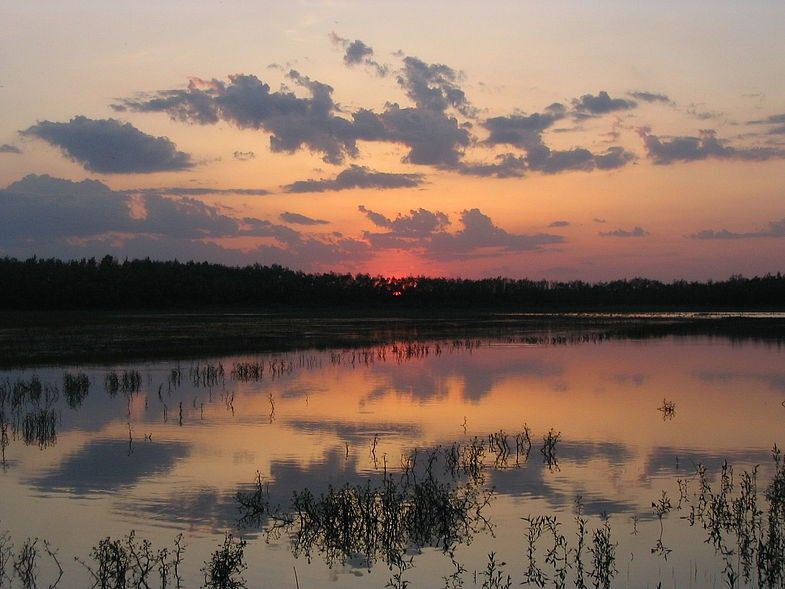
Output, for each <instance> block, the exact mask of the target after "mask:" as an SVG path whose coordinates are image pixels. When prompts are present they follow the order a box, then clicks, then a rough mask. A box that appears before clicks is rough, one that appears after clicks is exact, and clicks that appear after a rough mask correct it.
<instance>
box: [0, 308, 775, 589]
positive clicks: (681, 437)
mask: <svg viewBox="0 0 785 589" xmlns="http://www.w3.org/2000/svg"><path fill="white" fill-rule="evenodd" d="M630 320H633V318H630ZM778 342H779V340H776V341H768V340H766V339H756V338H730V337H721V336H716V335H711V336H709V335H663V334H661V333H659V334H658V336H657V337H654V338H645V337H641V338H634V337H613V338H606V337H603V336H602V335H601V333H600V332H586V331H580V332H576V333H575V334H570V332H569V330H567V331H565V330H561V331H560V332H559V333H558V334H549V333H543V332H539V333H537V334H532V335H531V336H526V335H522V334H520V333H517V332H516V333H515V334H511V335H507V336H505V335H504V334H503V333H497V334H496V335H495V336H493V337H477V338H464V337H454V338H451V337H449V336H447V335H445V336H443V337H438V338H432V339H428V338H426V339H421V340H412V339H410V340H407V341H390V342H387V343H385V344H380V345H374V346H369V347H360V348H346V347H336V348H328V349H322V350H300V351H289V352H281V353H254V354H235V355H231V356H215V357H204V358H201V359H189V360H182V361H179V362H178V361H172V360H162V361H150V362H129V363H116V364H112V365H105V364H101V365H98V364H88V363H86V364H82V365H71V364H68V365H48V366H43V367H42V366H39V367H33V368H20V369H13V370H5V371H3V372H2V373H0V382H2V383H3V385H2V386H3V393H2V394H3V399H2V402H3V424H4V425H3V427H4V442H3V457H2V463H3V466H2V470H0V481H1V483H0V484H2V489H3V502H2V504H1V505H0V533H2V531H3V530H8V535H7V542H8V543H9V544H13V549H14V550H18V549H19V548H20V547H21V546H22V545H23V543H24V541H25V539H26V538H28V537H29V538H35V537H38V538H39V539H41V542H42V541H43V540H44V539H45V540H46V541H47V542H48V543H49V546H50V547H51V548H52V549H53V550H56V551H57V552H56V554H57V558H58V561H59V563H60V564H61V565H62V568H63V571H64V572H63V577H62V580H61V582H60V585H59V586H61V587H72V586H74V587H76V586H90V583H91V582H92V581H91V576H90V568H92V569H93V570H96V566H97V565H96V561H94V560H91V554H92V550H93V547H95V546H97V545H98V543H99V541H100V540H101V539H102V538H106V537H110V538H112V539H122V538H124V537H126V536H127V535H128V534H129V533H130V532H131V530H134V532H135V537H136V538H137V539H141V538H145V539H149V540H150V541H151V542H152V545H153V546H154V547H155V548H156V549H159V548H163V547H169V548H170V549H171V548H172V547H173V546H174V540H175V538H176V536H177V534H180V533H182V534H183V543H184V546H185V550H184V553H183V560H182V567H181V573H180V574H181V575H182V580H183V586H187V587H199V586H202V584H204V583H205V578H204V572H203V571H202V570H201V569H203V568H205V566H206V565H205V561H208V560H209V559H210V557H211V555H212V554H213V553H214V552H215V551H216V550H218V548H219V547H220V545H221V544H222V543H223V542H224V539H225V534H226V533H227V532H229V533H231V534H232V535H233V538H234V539H235V541H236V540H237V539H238V538H243V539H244V540H245V541H247V544H246V545H245V547H244V553H243V560H244V563H245V565H247V568H246V569H245V570H244V571H243V572H242V576H243V577H244V578H245V579H246V582H247V585H248V586H249V587H263V586H276V587H287V586H289V587H295V586H297V585H299V587H303V588H305V587H308V588H313V587H328V586H329V587H333V586H341V587H343V586H346V587H353V586H354V587H385V586H386V585H387V586H394V587H403V586H405V583H406V582H408V583H410V586H412V587H438V586H446V587H460V586H465V587H474V586H477V587H481V586H487V587H497V586H498V587H503V586H506V585H505V583H506V580H507V576H508V575H509V577H510V582H511V583H512V584H513V585H518V584H519V583H521V582H524V581H527V580H528V581H530V582H532V583H534V584H536V583H537V579H540V580H542V582H544V583H545V584H546V585H547V586H581V585H580V583H581V582H583V583H585V586H595V584H596V585H597V586H604V585H606V584H608V585H610V586H619V587H626V586H630V587H645V586H650V587H656V586H657V584H658V583H660V582H661V583H662V586H663V587H669V586H678V587H714V586H716V587H722V586H727V579H728V578H731V579H734V578H735V581H734V582H735V583H736V585H737V586H744V585H745V583H746V584H749V585H752V586H755V585H757V584H758V583H759V581H760V577H759V574H760V573H759V571H758V572H756V566H755V565H754V564H753V566H752V569H751V571H749V572H748V576H747V580H746V582H745V578H744V577H745V571H744V568H745V562H744V550H743V549H739V547H738V542H739V538H740V535H739V533H738V532H739V530H740V528H739V526H736V527H733V525H732V522H731V521H730V520H731V519H733V517H734V514H735V516H737V517H740V518H743V517H746V516H744V514H742V513H741V512H740V511H738V510H737V511H734V509H735V508H736V507H738V509H739V510H741V508H742V504H741V503H740V502H736V503H734V501H735V500H736V499H738V498H739V497H742V496H743V497H746V498H749V497H750V493H749V492H748V493H746V495H745V491H744V490H743V488H742V487H743V483H744V480H745V479H744V476H743V473H744V471H745V470H746V471H748V472H752V469H753V468H754V467H755V466H756V465H759V468H758V471H757V475H756V492H757V504H756V507H754V508H753V509H752V515H750V518H751V520H754V519H755V518H756V517H757V518H758V519H760V520H761V522H764V521H765V515H764V513H763V512H764V511H765V508H766V505H767V504H766V500H765V497H764V496H765V491H766V490H767V485H768V484H769V481H770V480H771V479H772V477H776V474H777V472H778V470H777V468H778V467H777V464H776V463H775V461H774V460H773V459H772V449H773V447H774V445H775V444H776V445H778V446H780V447H781V446H782V444H783V442H784V440H783V437H782V424H783V420H785V407H784V406H783V402H784V401H785V368H783V367H785V352H783V348H782V347H781V345H780V344H779V343H778ZM726 461H727V464H726ZM723 465H725V469H724V470H723ZM731 468H732V474H731V473H730V471H729V469H731ZM723 473H724V474H725V478H723ZM729 477H732V478H729ZM731 482H732V486H731ZM707 489H708V490H707ZM723 489H725V490H726V491H727V492H726V493H724V494H723ZM712 501H714V502H715V503H716V502H718V501H719V502H722V501H725V503H726V504H727V509H726V510H725V511H722V510H720V512H717V511H714V512H709V509H708V508H707V507H706V505H709V504H711V503H712ZM756 510H759V511H761V514H760V515H756V513H757V512H756ZM717 513H719V514H720V516H721V517H724V518H726V519H727V521H724V520H723V521H722V522H720V524H721V525H719V528H720V529H721V531H722V536H721V538H720V539H719V544H718V541H717V540H716V538H715V537H713V536H712V530H716V529H717V525H714V527H712V525H709V526H708V527H707V526H706V525H704V524H705V521H706V518H703V519H702V518H701V515H706V516H707V517H708V516H713V517H714V516H717ZM745 521H746V520H745ZM737 523H738V522H737ZM753 523H754V522H753ZM715 524H716V522H715ZM725 524H727V525H725ZM764 527H765V526H760V529H756V528H754V526H751V527H748V528H744V529H746V530H747V533H749V534H758V533H759V532H760V531H761V530H762V529H763V528H764ZM75 530H78V533H75V532H74V531H75ZM581 530H583V532H581ZM758 539H760V538H758V537H757V536H756V541H757V540H758ZM742 540H743V539H742ZM606 541H607V542H606ZM604 542H605V544H603V543H604ZM74 557H78V558H79V559H80V560H81V561H83V563H84V564H80V563H79V562H77V561H75V560H74ZM37 566H38V584H39V586H49V584H50V583H51V582H52V581H53V580H54V578H56V577H57V574H58V572H57V567H56V565H55V564H54V560H53V559H52V558H50V557H49V555H48V554H47V553H46V552H45V551H44V549H43V548H42V544H39V555H38V561H37ZM7 574H9V575H11V574H12V573H11V572H9V573H7ZM603 574H605V575H606V577H603V576H602V575H603ZM538 575H541V577H538ZM734 575H735V577H734ZM756 575H757V576H756ZM581 578H582V579H583V581H581V580H580V579H581ZM17 580H18V579H17ZM156 582H157V577H156ZM494 583H495V584H494ZM560 583H563V585H560ZM156 586H157V585H156ZM170 586H173V585H170Z"/></svg>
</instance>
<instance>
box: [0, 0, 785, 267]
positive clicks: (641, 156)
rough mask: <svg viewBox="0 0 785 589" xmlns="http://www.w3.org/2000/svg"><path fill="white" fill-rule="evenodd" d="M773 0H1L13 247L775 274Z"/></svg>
mask: <svg viewBox="0 0 785 589" xmlns="http://www.w3.org/2000/svg"><path fill="white" fill-rule="evenodd" d="M783 23H785V3H783V2H781V1H779V0H777V1H774V0H772V1H768V0H766V1H764V0H751V1H749V2H738V1H736V2H727V1H722V0H711V1H701V2H698V1H692V2H690V1H686V2H685V1H681V2H669V1H659V2H653V1H652V2H635V3H632V2H630V3H626V2H617V1H592V2H585V1H584V2H578V1H576V2H559V1H557V2H549V3H539V2H537V3H535V2H523V1H512V0H511V1H500V0H494V1H488V2H476V1H473V2H469V1H460V0H456V1H453V2H449V3H448V2H435V1H433V2H432V1H427V0H426V1H419V2H410V1H407V0H396V1H393V0H389V1H373V0H371V1H366V2H360V1H356V2H348V1H340V0H335V1H330V2H316V1H290V2H264V1H256V2H250V1H249V2H241V1H233V0H225V1H222V2H215V1H188V2H186V1H184V0H183V1H171V0H161V1H158V2H155V3H152V2H149V3H148V2H138V1H136V2H126V1H113V2H104V1H99V0H81V1H76V0H73V1H69V0H59V1H36V2H29V1H22V0H8V1H6V2H3V4H2V7H0V112H1V113H2V117H0V187H2V188H0V255H7V256H14V257H18V258H26V257H29V256H32V255H33V254H35V255H38V256H43V257H59V258H82V257H90V256H96V257H102V256H103V255H105V254H112V255H115V256H119V257H121V258H124V257H129V258H133V257H145V256H150V257H153V258H158V259H172V258H177V259H180V260H190V259H193V260H209V261H215V262H222V263H228V264H248V263H255V262H259V263H261V264H272V263H279V264H283V265H286V266H290V267H293V268H297V269H302V270H307V271H340V272H345V271H349V272H369V273H371V274H384V275H396V276H401V275H408V274H430V275H447V276H463V277H484V276H497V275H506V276H511V277H516V278H518V277H529V278H537V279H540V278H546V279H553V280H572V279H582V280H608V279H613V278H625V277H633V276H646V277H650V278H658V279H664V280H672V279H680V278H686V279H701V280H705V279H709V278H711V279H724V278H727V277H728V276H730V275H732V274H744V275H748V276H749V275H754V274H765V273H768V272H772V273H776V272H779V271H785V35H783V34H782V31H783Z"/></svg>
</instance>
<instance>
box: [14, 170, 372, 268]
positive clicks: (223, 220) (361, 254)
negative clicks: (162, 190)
mask: <svg viewBox="0 0 785 589" xmlns="http://www.w3.org/2000/svg"><path fill="white" fill-rule="evenodd" d="M239 236H247V237H257V238H266V239H267V242H266V243H262V244H261V245H258V246H256V247H252V248H250V249H244V250H240V249H234V248H231V247H226V246H224V245H222V240H223V239H227V238H234V237H239ZM0 252H1V253H2V254H3V255H13V256H18V257H27V256H31V255H33V254H37V255H40V256H57V257H66V258H68V257H85V256H103V255H105V254H107V253H110V254H113V255H118V256H121V257H124V256H129V257H140V256H141V257H145V256H149V257H152V258H156V259H171V258H173V257H177V258H179V259H195V260H210V261H215V262H221V263H227V264H238V263H255V262H260V263H265V264H272V263H277V264H285V265H288V266H290V267H293V268H299V269H304V270H318V269H324V268H326V267H331V266H333V265H335V264H339V263H348V264H353V263H356V262H358V261H361V260H363V259H367V258H368V257H370V256H371V252H370V249H369V246H368V244H367V243H366V242H365V241H362V240H358V239H353V238H348V237H343V236H339V235H336V234H305V233H301V232H299V231H295V230H294V229H291V228H290V227H287V226H285V225H280V224H276V223H273V222H271V221H269V220H267V219H258V218H253V217H233V216H231V215H230V214H228V213H226V212H224V211H223V210H221V209H220V208H218V207H215V206H212V205H208V204H206V203H203V202H201V201H199V200H197V199H194V198H190V197H174V196H165V195H162V194H156V193H152V192H145V193H136V194H132V193H129V192H125V191H123V192H119V191H113V190H111V189H110V188H109V187H108V186H106V185H105V184H103V183H101V182H97V181H95V180H84V181H82V182H71V181H68V180H62V179H58V178H52V177H50V176H35V175H33V176H27V177H25V178H24V179H22V180H20V181H18V182H15V183H13V184H11V185H9V186H8V187H7V188H5V189H2V190H0Z"/></svg>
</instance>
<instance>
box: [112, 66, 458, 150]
mask: <svg viewBox="0 0 785 589" xmlns="http://www.w3.org/2000/svg"><path fill="white" fill-rule="evenodd" d="M426 65H427V64H426ZM440 67H441V66H440ZM445 67H446V66H445ZM426 70H427V67H426ZM418 71H419V70H418V68H417V67H414V68H412V72H418ZM438 71H441V70H439V69H438V68H437V72H438ZM412 75H414V73H412ZM288 77H289V79H290V80H292V81H293V82H294V83H295V84H296V85H297V86H299V87H300V88H302V89H304V90H305V91H306V92H307V93H308V96H306V97H299V96H296V95H295V94H294V93H293V92H289V91H286V90H280V91H277V92H272V91H271V90H270V86H269V85H268V84H266V83H265V82H263V81H261V80H260V79H259V78H257V77H256V76H253V75H246V74H236V75H232V76H229V81H228V82H225V81H222V80H209V81H205V80H201V79H197V78H193V79H191V81H190V82H189V84H188V86H187V88H185V89H180V90H177V89H175V90H164V91H161V92H158V93H156V94H154V95H150V96H142V97H136V98H131V99H126V100H123V101H121V102H119V103H117V104H115V105H113V106H114V108H115V109H117V110H121V111H122V110H126V109H130V110H133V111H137V112H166V113H168V114H169V116H170V117H172V118H173V119H175V120H178V121H184V122H189V123H195V124H201V125H211V124H215V123H217V122H218V121H226V122H228V123H231V124H233V125H236V126H237V127H238V128H241V129H258V130H261V131H265V132H267V133H269V134H270V149H271V150H272V151H274V152H284V153H294V152H296V151H298V150H300V149H303V148H307V149H310V150H311V151H313V152H315V153H319V154H321V155H322V156H323V159H324V161H326V162H328V163H331V164H340V163H342V162H343V161H344V160H345V159H346V158H347V157H348V158H354V157H357V155H359V152H358V148H357V142H358V141H360V140H364V141H385V142H393V143H401V144H404V145H406V146H407V147H408V148H409V149H410V152H409V154H408V155H407V156H406V157H405V158H404V159H405V161H407V162H410V163H413V164H428V165H438V164H445V165H447V164H454V163H456V162H457V161H458V159H459V157H460V155H461V153H462V149H463V148H464V147H466V146H467V145H469V142H470V137H469V133H468V131H467V130H466V129H464V128H462V127H461V126H460V125H459V124H458V121H457V120H456V119H455V118H454V117H450V116H448V115H446V114H445V113H444V111H443V110H439V109H438V108H437V109H435V110H434V109H433V108H431V106H432V105H433V104H436V103H437V102H438V101H435V100H430V101H429V102H428V104H429V106H428V107H427V108H426V107H425V106H422V105H420V106H417V107H416V108H401V107H400V106H399V105H397V104H388V105H387V107H386V108H385V111H384V112H382V113H375V112H373V111H371V110H368V109H359V110H357V111H356V112H354V113H352V114H351V115H349V116H347V117H344V116H340V111H339V109H338V106H337V105H336V104H335V102H334V101H333V98H332V92H333V89H332V87H331V86H329V85H327V84H323V83H321V82H318V81H315V80H311V79H310V78H308V77H307V76H304V75H302V74H300V73H299V72H297V71H294V70H291V71H290V72H289V73H288ZM431 77H435V78H436V79H437V81H440V83H441V84H442V86H438V85H437V86H438V87H436V86H435V88H437V89H436V92H438V93H440V94H443V95H444V100H445V101H448V102H450V103H452V104H455V105H456V107H461V108H464V107H467V103H466V102H465V100H464V99H463V98H461V97H460V95H459V94H458V91H457V90H455V89H454V88H452V87H451V86H450V85H449V83H448V80H449V76H447V74H442V77H441V78H440V77H439V75H438V74H436V73H434V74H433V75H432V76H431ZM442 78H444V80H447V81H443V82H441V81H442ZM399 80H400V81H401V83H402V84H403V85H405V86H406V87H410V88H411V91H410V92H408V93H409V94H410V95H412V96H417V95H419V93H421V92H424V91H425V90H423V88H422V85H421V84H419V83H417V82H415V81H414V80H412V81H411V82H409V81H408V80H409V73H408V70H405V71H404V73H403V74H401V76H400V78H399ZM427 87H428V85H427V84H426V88H427Z"/></svg>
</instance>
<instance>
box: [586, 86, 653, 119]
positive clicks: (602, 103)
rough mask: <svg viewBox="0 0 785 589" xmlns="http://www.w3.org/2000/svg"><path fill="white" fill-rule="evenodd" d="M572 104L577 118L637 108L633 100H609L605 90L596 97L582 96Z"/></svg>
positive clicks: (591, 95) (590, 95)
mask: <svg viewBox="0 0 785 589" xmlns="http://www.w3.org/2000/svg"><path fill="white" fill-rule="evenodd" d="M572 104H573V110H574V113H575V115H576V116H577V117H578V118H586V117H593V116H598V115H604V114H607V113H609V112H615V111H619V110H629V109H631V108H635V107H636V106H638V103H637V102H635V101H634V100H627V99H626V98H611V97H610V95H609V94H608V93H607V92H606V91H605V90H601V91H600V92H599V93H598V94H597V95H596V96H594V95H593V94H584V95H583V96H581V97H580V98H575V99H573V101H572Z"/></svg>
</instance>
